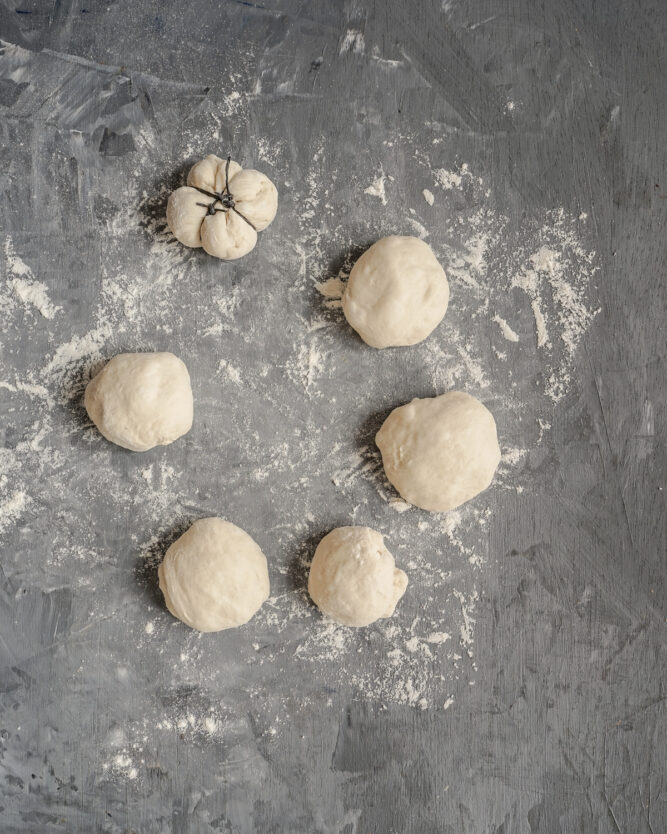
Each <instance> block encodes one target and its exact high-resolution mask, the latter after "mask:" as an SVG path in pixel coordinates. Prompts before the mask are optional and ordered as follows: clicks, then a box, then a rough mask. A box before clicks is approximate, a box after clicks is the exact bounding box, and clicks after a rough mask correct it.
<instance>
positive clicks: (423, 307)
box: [343, 235, 449, 348]
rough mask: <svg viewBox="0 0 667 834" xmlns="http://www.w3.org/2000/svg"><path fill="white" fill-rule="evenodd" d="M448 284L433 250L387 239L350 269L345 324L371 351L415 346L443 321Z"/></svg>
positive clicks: (406, 240)
mask: <svg viewBox="0 0 667 834" xmlns="http://www.w3.org/2000/svg"><path fill="white" fill-rule="evenodd" d="M448 303H449V284H448V283H447V276H446V275H445V270H444V269H443V268H442V267H441V266H440V264H439V263H438V261H437V258H436V257H435V255H434V254H433V252H432V251H431V247H430V246H429V245H428V244H427V243H424V241H423V240H420V239H419V238H416V237H401V236H398V235H394V236H392V237H385V238H383V239H382V240H378V242H377V243H374V244H373V245H372V246H371V247H370V249H367V250H366V251H365V252H364V254H363V255H362V256H361V257H360V258H359V260H358V261H357V262H356V263H355V265H354V266H353V267H352V271H351V272H350V280H349V281H348V282H347V287H346V288H345V292H344V294H343V312H344V313H345V318H346V319H347V320H348V322H349V323H350V324H351V325H352V327H353V328H354V329H355V330H356V331H357V333H358V334H359V335H360V336H361V338H362V339H363V340H364V342H366V343H367V344H369V345H371V347H376V348H385V347H398V346H400V345H415V344H417V342H421V341H422V340H423V339H425V338H426V337H427V336H428V335H429V333H431V332H432V331H433V330H434V329H435V327H437V325H438V324H439V323H440V322H441V321H442V317H443V316H444V315H445V313H446V312H447V304H448Z"/></svg>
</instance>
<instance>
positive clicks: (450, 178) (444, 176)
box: [433, 168, 462, 189]
mask: <svg viewBox="0 0 667 834" xmlns="http://www.w3.org/2000/svg"><path fill="white" fill-rule="evenodd" d="M433 175H434V176H435V180H436V182H437V183H438V185H439V186H440V187H441V188H444V189H449V188H460V186H461V181H462V177H461V174H459V173H457V172H456V171H448V170H447V169H446V168H438V169H436V170H435V171H434V172H433Z"/></svg>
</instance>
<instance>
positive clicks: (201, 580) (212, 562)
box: [158, 518, 269, 631]
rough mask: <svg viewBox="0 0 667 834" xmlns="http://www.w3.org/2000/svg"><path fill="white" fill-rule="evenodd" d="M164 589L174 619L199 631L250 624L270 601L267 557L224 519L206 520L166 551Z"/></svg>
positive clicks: (162, 574)
mask: <svg viewBox="0 0 667 834" xmlns="http://www.w3.org/2000/svg"><path fill="white" fill-rule="evenodd" d="M158 578H159V581H160V590H161V591H162V593H163V594H164V600H165V602H166V604H167V608H168V609H169V611H171V613H172V614H173V615H174V617H178V619H179V620H182V621H183V622H184V623H185V624H186V625H189V626H190V627H191V628H196V629H198V630H199V631H222V630H223V629H225V628H235V627H236V626H240V625H243V623H247V622H248V620H249V619H250V618H251V617H252V616H253V614H255V613H256V612H257V611H258V610H259V609H260V608H261V606H262V603H263V602H265V601H266V600H267V599H268V597H269V572H268V569H267V565H266V556H265V555H264V554H263V553H262V551H261V550H260V549H259V546H258V545H257V544H256V543H255V542H254V541H253V540H252V539H251V538H250V536H249V535H248V534H247V533H246V532H245V530H241V528H240V527H237V526H236V525H235V524H231V523H230V522H229V521H223V520H222V519H221V518H202V519H200V520H199V521H195V523H194V524H193V525H192V527H190V529H189V530H187V531H186V532H185V533H183V535H182V536H181V537H180V539H177V540H176V541H175V542H174V543H173V544H172V546H171V547H170V548H169V550H167V552H166V554H165V557H164V559H163V561H162V564H161V565H160V567H159V568H158Z"/></svg>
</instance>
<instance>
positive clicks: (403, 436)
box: [375, 391, 500, 513]
mask: <svg viewBox="0 0 667 834" xmlns="http://www.w3.org/2000/svg"><path fill="white" fill-rule="evenodd" d="M375 442H376V443H377V445H378V447H379V449H380V452H381V453H382V463H383V464H384V471H385V472H386V474H387V477H388V478H389V480H390V481H391V483H392V484H393V485H394V486H395V487H396V489H397V490H398V491H399V492H400V494H401V496H402V497H403V498H404V499H405V500H406V501H408V502H409V503H410V504H415V505H416V506H417V507H421V508H422V509H424V510H430V511H431V512H436V513H437V512H445V511H447V510H453V509H454V507H458V506H459V505H460V504H463V503H464V502H466V501H469V500H470V499H471V498H474V497H475V495H477V494H478V493H480V492H482V491H483V490H485V489H486V488H487V487H488V486H489V484H490V483H491V481H492V479H493V474H494V472H495V471H496V467H497V466H498V464H499V463H500V448H499V446H498V437H497V435H496V422H495V420H494V419H493V415H492V414H491V412H490V411H489V410H488V409H487V408H486V407H485V406H484V405H482V403H481V402H480V401H479V400H476V399H475V397H471V396H470V394H465V393H464V392H463V391H451V392H450V393H448V394H441V395H440V396H439V397H430V398H427V399H423V400H420V399H414V400H412V402H410V403H408V404H407V405H402V406H400V407H399V408H395V409H394V410H393V411H392V412H391V414H390V415H389V417H387V419H386V420H385V421H384V423H383V424H382V427H381V428H380V431H379V432H378V433H377V435H376V437H375Z"/></svg>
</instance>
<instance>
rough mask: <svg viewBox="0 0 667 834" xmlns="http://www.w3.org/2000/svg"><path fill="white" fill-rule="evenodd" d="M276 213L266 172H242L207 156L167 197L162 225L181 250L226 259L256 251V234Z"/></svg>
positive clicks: (273, 189) (232, 164) (235, 165)
mask: <svg viewBox="0 0 667 834" xmlns="http://www.w3.org/2000/svg"><path fill="white" fill-rule="evenodd" d="M227 189H228V190H227ZM203 192H207V193H203ZM228 198H229V199H228ZM229 200H231V204H229ZM277 210H278V191H277V189H276V187H275V185H274V184H273V183H272V182H271V180H270V179H269V178H268V177H267V176H266V175H265V174H262V173H260V172H259V171H254V170H253V169H251V168H249V169H247V170H245V171H244V170H242V169H241V166H240V165H239V164H238V163H237V162H234V161H233V160H232V161H230V163H229V169H228V168H227V160H226V159H220V157H218V156H214V155H213V154H209V156H207V157H206V158H205V159H202V160H200V161H199V162H197V163H196V164H195V165H193V167H192V168H191V169H190V173H189V174H188V184H187V185H186V186H183V187H182V188H177V189H176V191H174V192H172V193H171V195H170V196H169V201H168V202H167V224H168V226H169V228H170V229H171V231H172V233H173V234H174V236H175V237H176V238H177V239H178V240H179V241H180V242H181V243H183V244H184V245H185V246H191V247H198V246H203V247H204V250H205V251H206V252H208V254H209V255H213V256H215V257H216V258H222V259H224V260H227V261H230V260H235V259H236V258H241V257H243V255H247V254H248V252H250V251H251V250H252V249H254V248H255V244H256V243H257V232H261V231H262V230H263V229H265V228H266V227H267V226H268V225H269V224H270V223H271V221H272V220H273V218H274V217H275V216H276V212H277ZM244 218H245V220H244ZM247 221H249V222H247ZM253 227H254V228H253Z"/></svg>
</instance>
